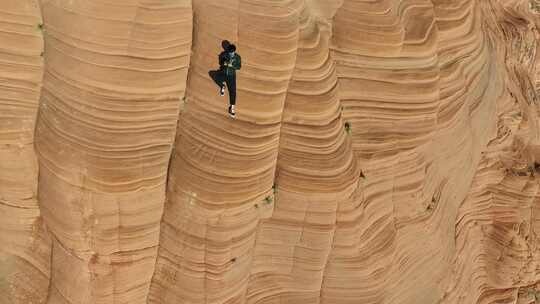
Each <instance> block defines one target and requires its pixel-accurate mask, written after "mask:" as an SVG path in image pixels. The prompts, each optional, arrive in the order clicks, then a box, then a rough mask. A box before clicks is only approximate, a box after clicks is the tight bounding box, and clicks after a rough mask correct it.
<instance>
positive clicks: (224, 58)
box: [219, 52, 242, 76]
mask: <svg viewBox="0 0 540 304" xmlns="http://www.w3.org/2000/svg"><path fill="white" fill-rule="evenodd" d="M228 63H231V64H232V67H229V66H227V64H228ZM219 65H220V67H221V68H222V69H223V70H224V72H225V75H227V76H236V70H240V68H241V67H242V58H241V57H240V55H238V54H237V53H234V56H233V58H229V53H227V52H222V53H221V54H220V55H219Z"/></svg>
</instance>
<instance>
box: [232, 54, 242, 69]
mask: <svg viewBox="0 0 540 304" xmlns="http://www.w3.org/2000/svg"><path fill="white" fill-rule="evenodd" d="M233 67H234V69H235V70H240V68H241V67H242V58H240V55H238V54H236V60H235V61H234V64H233Z"/></svg>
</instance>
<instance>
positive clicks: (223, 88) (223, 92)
mask: <svg viewBox="0 0 540 304" xmlns="http://www.w3.org/2000/svg"><path fill="white" fill-rule="evenodd" d="M219 95H221V96H225V86H222V87H221V89H220V90H219Z"/></svg>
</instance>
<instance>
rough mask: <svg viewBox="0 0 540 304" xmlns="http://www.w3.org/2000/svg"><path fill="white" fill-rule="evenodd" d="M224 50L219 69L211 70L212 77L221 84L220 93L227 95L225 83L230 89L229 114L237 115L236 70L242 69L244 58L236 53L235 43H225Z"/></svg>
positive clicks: (220, 55) (220, 56) (220, 57)
mask: <svg viewBox="0 0 540 304" xmlns="http://www.w3.org/2000/svg"><path fill="white" fill-rule="evenodd" d="M223 47H224V49H225V50H224V51H223V52H221V54H219V70H218V71H210V72H209V74H210V77H211V78H212V79H213V80H214V82H215V83H216V84H217V85H218V86H219V94H220V95H221V96H224V95H225V85H224V84H223V82H225V84H226V85H227V89H228V90H229V115H230V116H231V117H233V118H234V117H235V115H236V112H235V109H234V106H235V105H236V70H240V68H241V67H242V59H241V57H240V55H238V54H237V53H236V46H235V45H234V44H228V43H225V44H224V45H223Z"/></svg>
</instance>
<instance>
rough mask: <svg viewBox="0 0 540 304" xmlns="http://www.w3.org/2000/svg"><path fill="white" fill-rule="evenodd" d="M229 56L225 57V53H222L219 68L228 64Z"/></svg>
mask: <svg viewBox="0 0 540 304" xmlns="http://www.w3.org/2000/svg"><path fill="white" fill-rule="evenodd" d="M226 57H227V56H225V53H223V52H222V53H221V54H219V66H220V67H222V66H224V65H225V64H226V61H227V58H226Z"/></svg>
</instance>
